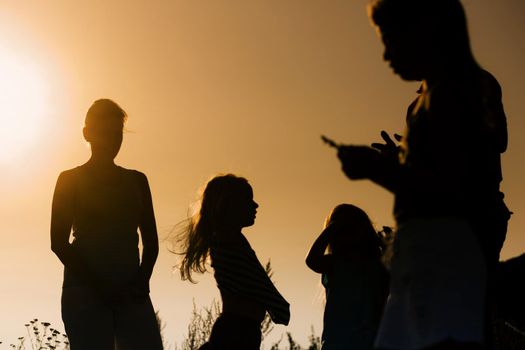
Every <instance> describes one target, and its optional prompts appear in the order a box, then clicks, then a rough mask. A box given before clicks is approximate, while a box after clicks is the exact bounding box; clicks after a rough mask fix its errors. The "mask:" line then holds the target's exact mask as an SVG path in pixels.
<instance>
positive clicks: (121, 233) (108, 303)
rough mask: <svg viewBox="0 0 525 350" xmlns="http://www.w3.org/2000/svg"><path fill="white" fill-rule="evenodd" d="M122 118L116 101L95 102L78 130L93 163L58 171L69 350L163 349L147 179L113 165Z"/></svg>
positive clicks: (56, 234)
mask: <svg viewBox="0 0 525 350" xmlns="http://www.w3.org/2000/svg"><path fill="white" fill-rule="evenodd" d="M126 118H127V115H126V112H124V110H122V108H120V106H119V105H117V104H116V103H115V102H113V101H111V100H108V99H101V100H97V101H95V102H94V103H93V105H92V106H91V107H90V108H89V110H88V112H87V115H86V120H85V127H84V130H83V131H84V138H85V139H86V141H87V142H89V144H90V146H91V158H90V159H89V161H88V162H87V163H85V164H83V165H81V166H79V167H76V168H74V169H71V170H66V171H64V172H62V173H61V174H60V176H59V177H58V181H57V184H56V188H55V193H54V197H53V208H52V216H51V249H52V250H53V251H54V252H55V254H56V255H57V256H58V257H59V259H60V260H61V261H62V263H63V264H64V267H65V268H64V283H63V288H62V319H63V321H64V325H65V328H66V333H67V335H68V337H69V340H70V344H71V349H72V350H82V349H86V350H94V349H98V350H110V349H115V348H118V349H123V350H128V349H136V350H144V349H162V341H161V337H160V332H159V327H158V324H157V320H156V316H155V312H154V310H153V306H152V304H151V301H150V298H149V279H150V277H151V274H152V271H153V266H154V264H155V260H156V258H157V254H158V238H157V229H156V224H155V217H154V214H153V206H152V200H151V194H150V189H149V185H148V181H147V179H146V176H145V175H144V174H142V173H140V172H138V171H136V170H129V169H124V168H122V167H120V166H117V165H116V164H115V163H114V158H115V157H116V155H117V154H118V152H119V150H120V146H121V144H122V133H123V127H124V122H125V121H126ZM138 230H140V237H141V239H142V245H143V250H142V257H141V256H140V255H139V247H138V243H139V236H138ZM71 231H72V236H73V240H72V242H71V243H70V234H71Z"/></svg>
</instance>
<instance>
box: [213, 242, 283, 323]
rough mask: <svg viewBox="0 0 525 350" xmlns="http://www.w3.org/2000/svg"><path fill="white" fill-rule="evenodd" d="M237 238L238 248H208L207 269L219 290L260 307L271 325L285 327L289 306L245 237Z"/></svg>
mask: <svg viewBox="0 0 525 350" xmlns="http://www.w3.org/2000/svg"><path fill="white" fill-rule="evenodd" d="M239 236H240V240H239V244H234V245H230V246H227V247H225V246H219V245H217V244H215V245H213V246H212V248H211V252H210V255H211V261H212V264H211V265H212V267H213V268H214V270H215V274H214V276H215V280H216V281H217V286H218V288H219V290H220V291H221V292H223V293H229V294H233V295H240V296H243V297H246V298H248V299H250V300H254V301H256V302H258V303H260V304H261V305H263V306H264V308H265V309H266V311H267V312H268V313H269V314H270V317H271V319H272V321H273V322H275V323H278V324H284V325H287V324H288V322H289V321H290V304H289V303H288V302H287V301H286V300H285V299H284V298H283V296H282V295H281V294H280V293H279V291H278V290H277V288H275V286H274V285H273V282H272V281H271V279H270V277H268V274H267V273H266V271H265V269H264V267H263V266H262V265H261V263H260V262H259V260H258V259H257V256H256V255H255V252H254V251H253V249H252V248H251V246H250V243H248V240H247V239H246V237H244V235H242V234H240V235H239Z"/></svg>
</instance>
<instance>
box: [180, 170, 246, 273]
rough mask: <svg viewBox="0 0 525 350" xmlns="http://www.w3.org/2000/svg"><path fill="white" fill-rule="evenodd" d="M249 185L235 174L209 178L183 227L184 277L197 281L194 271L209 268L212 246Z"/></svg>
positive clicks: (181, 265)
mask: <svg viewBox="0 0 525 350" xmlns="http://www.w3.org/2000/svg"><path fill="white" fill-rule="evenodd" d="M249 189H251V187H250V185H249V183H248V180H246V179H245V178H242V177H238V176H235V175H233V174H227V175H219V176H216V177H214V178H213V179H211V180H210V181H208V183H207V184H206V187H205V188H204V191H203V193H202V196H201V200H200V208H199V210H198V212H197V213H195V214H194V215H193V216H192V217H191V218H190V219H189V220H188V223H187V225H186V226H185V227H184V229H183V231H182V236H181V243H182V255H183V259H182V262H181V264H180V266H179V270H180V275H181V278H182V279H183V280H189V281H191V282H193V280H192V278H191V274H192V272H199V273H204V272H206V271H207V270H206V266H207V262H208V257H209V254H210V248H211V245H212V244H213V242H214V240H215V238H216V235H217V234H218V233H219V232H220V230H221V228H222V227H224V225H225V224H227V223H228V222H229V220H230V219H231V211H230V209H231V208H232V206H233V205H235V203H236V202H237V201H238V198H240V197H241V196H242V194H244V193H246V191H247V190H249Z"/></svg>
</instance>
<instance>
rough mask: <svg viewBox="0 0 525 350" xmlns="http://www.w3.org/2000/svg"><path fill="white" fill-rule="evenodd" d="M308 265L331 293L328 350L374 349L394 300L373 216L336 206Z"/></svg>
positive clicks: (325, 332) (326, 319) (325, 336)
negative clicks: (388, 301)
mask: <svg viewBox="0 0 525 350" xmlns="http://www.w3.org/2000/svg"><path fill="white" fill-rule="evenodd" d="M327 250H328V252H327ZM306 265H308V267H309V268H310V269H312V270H313V271H315V272H317V273H320V274H322V280H321V281H322V283H323V286H324V287H325V290H326V305H325V309H324V318H323V336H322V341H323V345H322V349H323V350H346V349H352V350H372V349H373V348H374V339H375V336H376V333H377V328H378V326H379V321H380V320H381V315H382V312H383V306H384V304H385V301H386V297H387V295H388V275H387V272H386V270H385V268H384V267H383V264H382V262H381V248H380V240H379V237H378V236H377V233H376V231H375V229H374V227H373V225H372V223H371V221H370V219H369V218H368V215H366V213H365V212H364V211H363V210H362V209H360V208H358V207H356V206H354V205H351V204H340V205H338V206H337V207H335V208H334V210H332V212H331V213H330V215H329V216H328V217H327V218H326V222H325V228H324V230H323V232H321V234H320V235H319V237H318V238H317V239H316V240H315V242H314V243H313V245H312V247H311V248H310V252H309V253H308V256H307V257H306Z"/></svg>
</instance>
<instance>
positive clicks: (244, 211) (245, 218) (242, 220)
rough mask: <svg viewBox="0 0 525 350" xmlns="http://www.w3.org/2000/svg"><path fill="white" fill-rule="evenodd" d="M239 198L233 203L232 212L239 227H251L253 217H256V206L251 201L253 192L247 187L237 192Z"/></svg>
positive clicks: (253, 220)
mask: <svg viewBox="0 0 525 350" xmlns="http://www.w3.org/2000/svg"><path fill="white" fill-rule="evenodd" d="M238 196H239V198H237V200H236V201H235V204H234V208H233V210H234V211H235V213H234V216H235V217H236V218H237V219H238V223H239V225H240V226H241V227H248V226H252V225H253V224H254V223H255V216H256V215H257V208H258V207H259V204H257V203H256V202H255V201H254V200H253V190H252V188H251V187H250V186H249V185H247V186H246V188H243V189H242V190H241V191H239V195H238Z"/></svg>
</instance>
